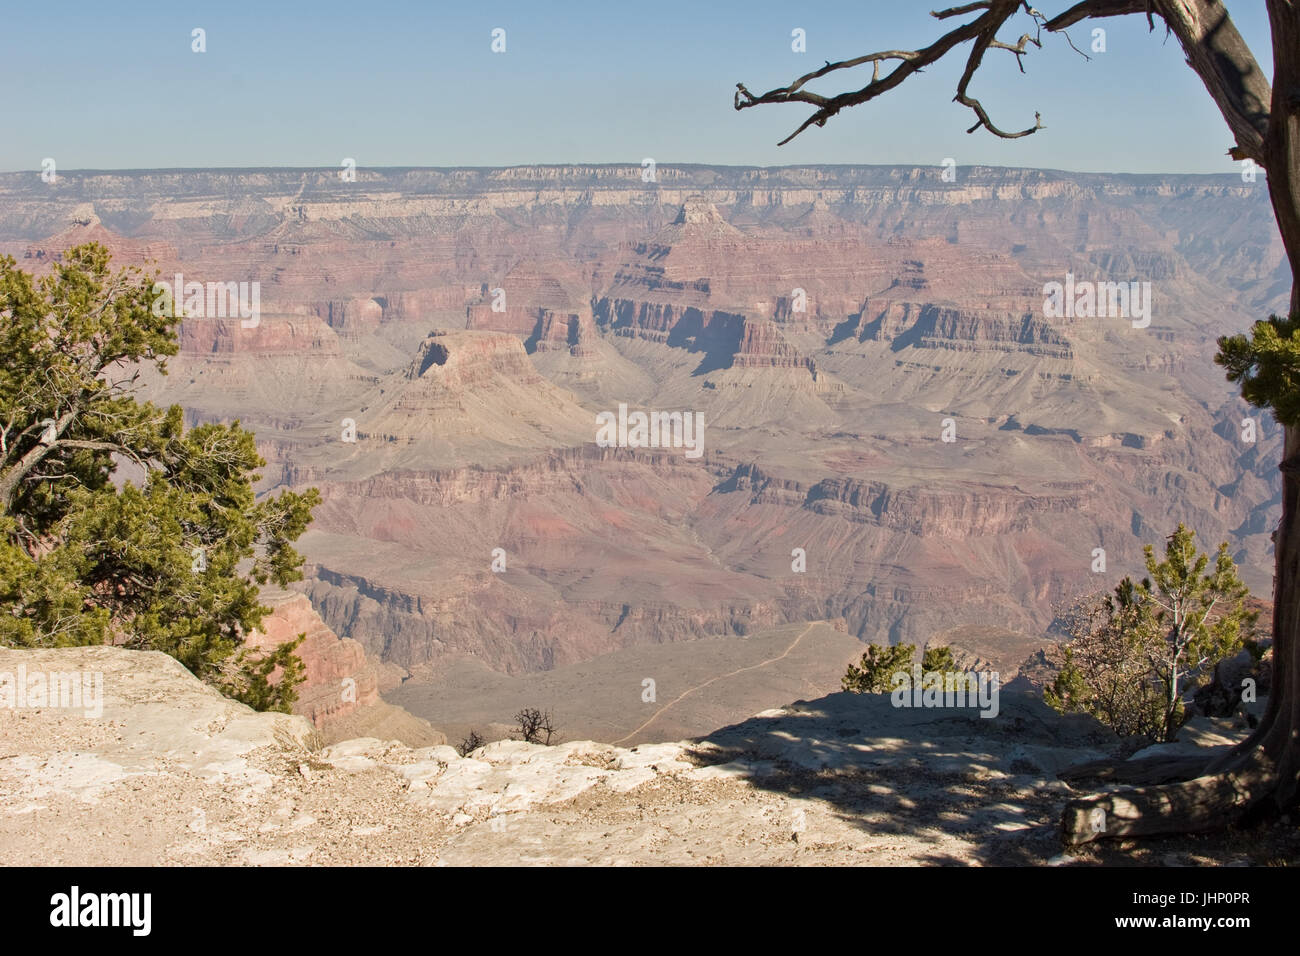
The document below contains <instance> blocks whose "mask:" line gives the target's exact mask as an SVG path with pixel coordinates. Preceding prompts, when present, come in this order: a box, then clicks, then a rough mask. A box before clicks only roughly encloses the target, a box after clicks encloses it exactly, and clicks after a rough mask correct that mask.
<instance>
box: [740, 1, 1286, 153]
mask: <svg viewBox="0 0 1300 956" xmlns="http://www.w3.org/2000/svg"><path fill="white" fill-rule="evenodd" d="M975 13H978V14H979V15H978V16H976V17H975V18H974V19H973V20H969V21H968V22H966V23H963V24H962V25H961V26H958V27H956V28H955V29H953V30H951V31H949V32H948V33H946V34H944V35H943V36H941V37H940V38H939V39H938V40H936V41H935V42H934V43H932V44H930V45H929V46H927V47H924V48H922V49H919V50H882V51H880V52H877V53H868V54H866V55H864V56H859V57H854V58H853V59H850V60H841V61H840V62H837V63H831V62H829V61H827V63H826V64H825V65H824V66H822V67H821V68H819V69H817V70H814V71H813V72H811V73H807V74H805V75H804V76H801V77H799V78H798V79H797V80H795V81H794V82H793V83H791V84H790V85H789V86H783V87H777V88H776V89H774V90H769V91H768V92H766V93H763V94H762V95H759V96H756V95H754V94H753V93H751V92H750V91H749V89H748V88H747V87H746V86H745V84H743V83H737V84H736V93H735V96H734V99H733V105H734V106H735V108H736V109H737V110H743V109H749V108H750V107H753V106H761V105H765V104H768V103H807V104H809V105H810V106H813V107H815V110H814V111H813V113H812V114H811V115H810V116H809V117H808V118H807V119H805V120H804V121H803V122H802V123H801V124H800V125H799V127H798V128H797V129H796V130H795V131H794V132H793V133H791V134H790V135H789V136H787V137H786V138H785V139H783V140H781V142H780V143H779V145H781V146H784V145H785V144H786V143H788V142H790V141H791V140H792V139H794V138H795V137H796V136H798V135H799V134H800V133H802V132H803V131H804V130H806V129H807V128H808V127H810V126H825V125H826V121H827V120H829V119H830V118H831V117H832V116H835V115H836V114H837V113H839V112H840V111H841V110H844V109H847V108H848V107H851V106H857V105H859V104H861V103H866V102H869V101H870V100H873V99H875V98H876V97H878V96H881V95H882V94H884V93H887V92H889V91H890V90H892V89H894V88H896V87H897V86H899V85H900V84H901V83H902V82H903V81H904V80H906V79H907V78H908V77H909V76H911V75H912V74H914V73H919V72H921V71H922V70H924V68H925V67H927V66H930V65H931V64H933V63H936V62H938V61H939V60H940V59H942V58H943V57H944V56H946V55H947V54H948V53H949V52H951V51H952V50H953V49H954V48H955V47H957V46H959V45H961V44H963V43H967V42H971V43H972V47H971V51H970V53H969V55H968V56H967V60H966V69H965V70H964V71H963V73H962V77H961V81H960V82H959V83H958V85H957V95H956V96H955V97H953V99H954V101H955V102H957V103H960V104H961V105H963V106H965V107H967V108H968V109H970V110H971V111H972V112H973V113H974V114H975V118H976V122H975V123H974V124H973V125H972V126H971V127H970V128H969V129H968V130H967V131H966V132H968V133H973V132H975V131H976V130H977V129H980V128H981V127H983V128H984V129H986V130H988V131H989V132H990V133H992V134H993V135H994V136H998V137H1000V138H1002V139H1018V138H1020V137H1022V136H1029V135H1031V134H1033V133H1036V132H1037V131H1038V130H1040V129H1043V128H1044V126H1043V122H1042V117H1041V115H1040V114H1039V113H1037V112H1035V113H1034V125H1033V126H1030V127H1027V128H1025V129H1022V130H1018V131H1007V130H1004V129H1002V128H1000V127H999V126H997V125H996V124H994V123H993V121H992V120H991V119H990V117H989V114H988V111H987V110H986V109H985V108H984V105H983V104H982V103H981V102H980V101H979V99H978V98H976V97H974V96H972V95H971V94H970V85H971V82H972V80H973V79H974V77H975V74H976V72H977V71H978V70H979V67H980V66H981V64H982V63H983V61H984V54H985V52H986V51H988V50H1006V51H1008V52H1010V53H1011V54H1012V55H1014V56H1015V58H1016V65H1017V66H1018V67H1019V69H1020V71H1021V72H1022V73H1023V72H1024V55H1025V54H1026V53H1027V52H1029V51H1028V46H1029V44H1033V45H1034V46H1036V47H1039V48H1041V47H1042V42H1041V33H1042V31H1044V30H1046V31H1047V32H1049V33H1059V34H1061V35H1062V36H1063V37H1064V38H1065V41H1066V42H1067V43H1068V44H1069V45H1070V48H1071V49H1073V50H1074V51H1075V52H1076V53H1079V54H1080V55H1081V56H1083V57H1084V58H1085V59H1090V57H1088V55H1087V54H1086V53H1084V52H1083V51H1082V50H1080V49H1079V48H1078V47H1077V46H1075V44H1074V41H1073V40H1072V39H1071V38H1070V35H1069V34H1068V33H1067V32H1066V29H1067V28H1068V27H1071V26H1074V25H1075V24H1078V23H1081V22H1083V21H1085V20H1098V19H1104V18H1107V17H1118V16H1127V15H1130V14H1145V15H1146V18H1147V24H1148V26H1149V27H1150V28H1151V29H1154V28H1155V18H1156V17H1160V19H1162V20H1163V21H1164V22H1165V26H1166V29H1167V30H1168V31H1169V32H1171V33H1173V34H1174V35H1175V36H1176V37H1177V38H1178V41H1179V43H1180V44H1181V45H1182V48H1183V51H1184V53H1185V54H1186V56H1187V62H1188V64H1189V65H1190V66H1191V67H1192V69H1193V70H1194V71H1195V72H1196V74H1197V75H1198V76H1200V77H1201V80H1202V82H1204V83H1205V86H1206V89H1207V90H1208V91H1209V93H1210V95H1211V97H1212V98H1213V99H1214V102H1215V104H1216V105H1217V106H1218V107H1219V111H1220V112H1221V113H1222V114H1223V117H1224V120H1225V121H1226V122H1227V124H1228V128H1229V129H1230V130H1231V131H1232V133H1233V136H1234V137H1235V139H1236V145H1235V146H1234V147H1233V149H1231V150H1230V153H1231V154H1232V156H1233V157H1234V158H1236V159H1246V158H1250V159H1254V160H1255V161H1256V162H1258V163H1260V164H1261V165H1267V164H1266V163H1265V157H1264V146H1263V144H1264V136H1265V135H1266V134H1267V131H1268V121H1269V110H1270V102H1271V98H1272V95H1271V90H1270V86H1269V82H1268V79H1267V77H1265V75H1264V73H1263V71H1261V70H1260V68H1259V65H1258V64H1257V63H1256V62H1255V59H1254V56H1253V55H1252V54H1251V51H1250V49H1249V47H1247V45H1246V43H1245V41H1244V40H1242V38H1241V35H1240V34H1239V33H1238V32H1237V29H1236V27H1235V26H1234V25H1233V23H1232V20H1231V19H1230V18H1229V16H1228V14H1227V11H1226V10H1225V9H1224V8H1223V5H1222V4H1221V3H1220V2H1218V0H1081V2H1079V3H1076V4H1074V5H1073V6H1071V7H1069V8H1068V9H1066V10H1065V11H1064V12H1062V13H1059V14H1057V15H1056V16H1054V17H1051V18H1049V17H1047V16H1046V15H1045V14H1043V13H1041V12H1040V11H1039V10H1037V9H1036V8H1034V7H1033V6H1031V5H1030V4H1029V2H1028V0H978V2H973V3H965V4H961V5H960V6H955V7H949V8H948V9H946V10H937V11H933V12H932V13H931V14H930V15H931V16H932V17H934V18H935V19H937V20H949V19H953V18H956V17H963V16H966V15H968V14H975ZM1017 13H1023V14H1024V15H1026V16H1027V17H1029V19H1030V20H1032V21H1033V23H1034V24H1035V26H1036V27H1037V33H1036V34H1034V35H1031V34H1029V33H1025V34H1022V35H1021V37H1020V39H1019V41H1017V42H1016V43H1014V44H1011V43H1007V42H1005V41H1002V40H999V39H998V38H997V34H998V32H999V31H1000V30H1001V29H1002V28H1003V27H1004V26H1005V25H1006V24H1007V22H1008V21H1009V20H1011V18H1012V17H1013V16H1015V15H1016V14H1017ZM867 63H870V64H871V65H872V70H871V81H870V82H869V83H867V85H866V86H864V87H862V88H861V89H857V90H851V91H847V92H843V93H839V94H836V95H832V96H827V95H823V94H820V93H814V92H812V91H811V90H808V89H805V87H806V86H807V85H808V84H809V83H811V82H812V81H814V80H817V79H820V78H822V77H824V76H827V75H828V74H830V73H834V72H837V71H839V70H848V69H852V68H854V67H857V66H863V65H865V64H867ZM882 63H889V64H895V65H894V66H893V67H892V69H889V71H888V72H887V73H886V75H885V76H883V77H882V76H881V68H880V67H881V64H882Z"/></svg>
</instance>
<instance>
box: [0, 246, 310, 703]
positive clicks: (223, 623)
mask: <svg viewBox="0 0 1300 956" xmlns="http://www.w3.org/2000/svg"><path fill="white" fill-rule="evenodd" d="M109 260H110V255H109V252H108V250H107V249H105V248H104V247H103V246H100V245H98V244H95V243H90V244H87V245H83V246H78V247H76V248H74V249H70V250H68V251H67V252H66V253H65V254H64V256H63V260H62V262H60V263H58V264H56V265H55V267H54V269H53V270H52V271H51V272H50V273H49V274H47V275H44V276H41V277H40V278H35V277H33V276H32V275H29V274H28V273H26V272H23V271H21V270H19V269H18V268H17V266H16V263H15V262H14V260H13V259H12V258H11V257H0V503H2V504H3V514H2V515H0V644H2V645H6V646H10V647H66V646H76V645H86V644H100V643H110V644H115V645H119V646H124V647H128V648H141V649H150V650H159V651H163V652H165V653H167V654H170V655H171V656H172V657H175V658H176V659H177V660H179V661H180V662H181V663H182V664H184V665H185V666H186V667H188V668H189V669H190V670H191V671H193V672H194V673H195V674H196V675H197V676H199V677H200V678H202V679H204V680H206V681H208V682H210V683H213V684H215V685H216V686H218V687H220V688H221V689H222V690H223V691H224V692H226V693H228V694H230V695H231V696H234V697H236V698H238V699H240V700H243V701H244V702H246V703H248V704H249V705H250V706H254V707H256V708H259V709H270V710H282V711H287V710H288V709H289V707H290V706H291V705H292V703H293V701H294V699H295V698H296V691H295V689H294V685H295V684H297V683H298V682H300V681H301V680H302V676H303V675H302V664H301V662H300V661H299V660H298V658H297V656H296V655H295V654H294V653H293V650H294V648H295V647H296V646H297V643H298V642H296V641H295V642H290V643H288V644H285V645H282V646H280V647H279V648H276V649H274V650H273V651H272V652H271V653H269V654H259V653H254V652H251V651H250V650H249V649H248V648H246V647H244V646H243V642H244V637H245V635H247V634H248V633H249V632H250V631H251V630H252V629H254V628H256V627H258V626H259V624H260V623H261V621H262V618H263V616H264V615H265V614H266V613H268V610H269V609H268V608H265V607H263V606H261V605H259V604H258V603H257V598H258V593H259V585H262V584H265V583H266V582H267V581H268V580H272V581H275V582H276V583H277V584H279V585H281V586H283V585H286V584H288V583H290V582H291V581H294V580H298V579H300V578H301V577H302V572H301V570H300V567H301V564H302V558H301V556H300V555H299V554H298V553H297V552H296V551H295V550H294V549H293V547H292V542H293V541H295V540H297V538H298V537H299V536H300V535H301V534H302V532H303V531H304V530H305V529H306V527H307V525H308V523H309V522H310V521H311V511H312V508H313V507H314V506H315V505H316V503H317V502H318V500H319V496H318V494H317V492H316V491H315V489H311V490H308V491H306V492H303V493H301V494H299V493H295V492H292V491H282V492H281V493H280V494H278V495H275V496H267V497H264V498H263V499H262V500H260V501H259V500H257V498H256V495H255V494H254V491H253V484H254V482H256V481H257V480H258V478H259V476H258V474H257V473H256V470H257V469H258V468H261V467H262V466H263V465H265V462H264V461H263V460H262V458H261V457H260V456H259V455H258V454H257V448H256V445H255V444H254V439H253V435H252V434H251V433H250V432H248V431H245V430H244V429H242V428H241V427H240V425H239V422H238V421H236V422H233V423H231V424H229V425H218V424H205V425H200V426H198V427H195V428H191V429H188V430H187V429H186V428H185V426H184V416H183V413H182V410H181V408H180V407H179V406H176V405H173V406H171V407H170V408H160V407H157V406H155V405H153V404H151V403H149V402H142V401H138V400H137V399H136V398H135V396H134V392H135V390H136V386H137V383H138V380H139V368H140V366H142V365H147V364H152V365H154V366H156V367H157V368H158V369H159V370H160V371H162V372H164V373H165V372H166V364H165V359H166V357H167V356H169V355H174V354H176V352H177V349H178V346H177V341H176V338H177V325H178V321H179V320H178V319H177V317H176V316H175V315H174V314H169V310H165V309H160V310H155V309H154V308H153V303H154V295H153V283H152V281H151V280H150V278H149V277H146V276H145V275H144V274H143V273H142V271H141V270H139V269H135V268H128V269H125V270H122V271H118V272H116V273H113V272H110V270H109ZM157 313H161V314H157ZM126 464H129V465H130V469H129V474H126V475H123V474H120V473H119V466H121V465H126ZM115 479H116V480H115ZM300 640H301V637H300Z"/></svg>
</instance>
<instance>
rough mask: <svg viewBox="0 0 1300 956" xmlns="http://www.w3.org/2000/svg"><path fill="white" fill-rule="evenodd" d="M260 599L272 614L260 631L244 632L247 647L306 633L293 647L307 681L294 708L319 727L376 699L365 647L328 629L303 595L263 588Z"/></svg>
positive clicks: (272, 644)
mask: <svg viewBox="0 0 1300 956" xmlns="http://www.w3.org/2000/svg"><path fill="white" fill-rule="evenodd" d="M260 600H261V602H262V603H263V604H265V605H266V606H267V607H270V608H271V613H270V614H268V615H267V616H266V617H265V618H263V620H262V627H261V628H260V629H259V630H256V631H254V632H252V633H251V634H249V635H248V637H247V639H246V643H247V644H248V645H249V646H250V647H262V648H267V649H271V648H274V647H277V646H279V645H280V644H284V643H286V642H288V641H293V640H296V639H297V638H298V635H300V634H303V635H305V638H304V639H303V642H302V644H300V645H299V646H298V649H297V651H296V652H295V653H296V654H297V655H298V656H299V657H300V658H301V659H302V662H303V666H304V668H305V670H306V680H304V681H303V682H302V683H301V684H299V685H298V700H297V702H296V703H295V705H294V713H296V714H302V715H303V716H304V717H306V718H307V719H308V720H310V721H311V722H312V723H313V724H314V725H315V726H316V727H318V728H320V727H325V726H326V725H327V724H329V723H330V722H331V721H332V720H335V719H337V718H340V717H345V716H347V715H349V714H352V713H355V712H356V711H358V710H360V709H361V708H363V707H368V706H371V705H373V704H375V703H378V701H379V680H378V676H377V674H376V672H375V668H374V665H372V664H371V663H370V662H369V661H367V660H366V652H365V650H364V649H363V648H362V647H361V645H360V644H358V643H357V642H356V641H352V640H347V639H340V638H339V636H338V635H337V634H335V633H334V632H333V631H331V630H330V629H329V628H328V627H327V626H326V625H325V622H324V621H322V620H321V619H320V615H319V614H317V613H316V611H315V610H314V609H313V608H312V606H311V602H310V601H309V600H307V597H306V596H305V595H302V594H298V593H295V592H277V591H274V590H266V589H263V592H262V595H261V598H260Z"/></svg>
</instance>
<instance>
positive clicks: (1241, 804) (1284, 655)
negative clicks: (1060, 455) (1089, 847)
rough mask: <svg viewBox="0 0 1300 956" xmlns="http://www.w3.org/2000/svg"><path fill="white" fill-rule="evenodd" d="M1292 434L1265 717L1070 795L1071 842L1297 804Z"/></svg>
mask: <svg viewBox="0 0 1300 956" xmlns="http://www.w3.org/2000/svg"><path fill="white" fill-rule="evenodd" d="M1267 4H1268V13H1269V22H1270V25H1271V28H1272V41H1273V61H1274V62H1273V86H1272V105H1271V111H1270V116H1269V124H1268V130H1267V132H1266V133H1265V135H1264V140H1263V144H1262V149H1263V160H1264V161H1263V164H1262V165H1263V166H1264V169H1265V172H1266V174H1267V176H1268V189H1269V198H1270V199H1271V200H1272V203H1273V212H1274V215H1275V216H1276V218H1277V225H1278V230H1279V231H1280V232H1281V234H1282V242H1283V245H1284V246H1285V247H1286V253H1287V259H1288V260H1289V262H1290V264H1291V275H1292V288H1291V315H1292V316H1293V317H1296V318H1300V286H1297V285H1296V284H1295V280H1296V277H1298V276H1300V7H1298V6H1297V4H1296V0H1267ZM1180 39H1181V37H1180ZM1198 72H1200V71H1199V70H1198ZM1207 86H1210V84H1209V82H1208V81H1207ZM1283 436H1284V438H1283V452H1282V464H1281V466H1280V467H1281V470H1282V520H1281V521H1280V522H1279V524H1278V528H1277V538H1276V542H1275V545H1274V547H1275V551H1276V557H1277V574H1276V577H1275V579H1274V583H1273V680H1272V687H1271V690H1270V692H1269V699H1268V707H1267V708H1266V709H1265V712H1264V718H1263V720H1261V721H1260V724H1259V727H1258V728H1257V729H1256V730H1255V732H1254V733H1253V734H1252V735H1251V736H1250V737H1249V738H1248V739H1247V740H1245V741H1243V742H1242V743H1241V744H1239V745H1238V746H1237V747H1235V748H1233V750H1232V751H1231V752H1229V753H1228V754H1227V755H1226V756H1224V757H1223V758H1221V759H1219V760H1216V761H1214V762H1213V763H1212V764H1210V765H1209V766H1208V767H1206V768H1204V772H1203V773H1202V775H1201V776H1199V777H1197V778H1195V779H1193V780H1188V781H1186V782H1183V783H1177V784H1170V785H1167V786H1155V787H1142V788H1139V789H1135V790H1128V791H1121V792H1118V793H1113V794H1099V795H1096V796H1092V797H1087V798H1084V799H1081V800H1073V801H1071V802H1070V803H1068V804H1067V805H1066V808H1065V813H1064V814H1063V816H1062V820H1061V829H1062V839H1063V840H1064V842H1065V843H1067V844H1071V845H1073V844H1079V843H1087V842H1089V841H1090V840H1095V839H1098V838H1100V837H1113V836H1141V835H1148V834H1159V833H1185V832H1190V831H1197V830H1210V829H1217V828H1219V827H1223V826H1226V825H1229V824H1232V823H1237V822H1241V821H1242V820H1243V819H1246V818H1248V817H1249V816H1251V815H1253V814H1255V813H1258V812H1269V811H1281V810H1286V809H1289V808H1291V807H1292V806H1293V805H1294V804H1295V803H1296V800H1297V795H1298V794H1300V693H1297V691H1300V688H1298V687H1297V686H1296V681H1297V675H1300V424H1291V425H1284V426H1283Z"/></svg>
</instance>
